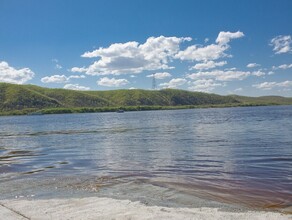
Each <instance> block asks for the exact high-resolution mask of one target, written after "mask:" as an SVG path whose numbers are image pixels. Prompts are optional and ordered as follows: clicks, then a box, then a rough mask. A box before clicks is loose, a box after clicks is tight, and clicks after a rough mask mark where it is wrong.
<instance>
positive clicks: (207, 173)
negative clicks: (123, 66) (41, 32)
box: [0, 106, 292, 210]
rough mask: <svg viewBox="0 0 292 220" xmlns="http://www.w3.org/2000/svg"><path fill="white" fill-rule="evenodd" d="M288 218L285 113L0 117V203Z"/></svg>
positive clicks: (290, 126)
mask: <svg viewBox="0 0 292 220" xmlns="http://www.w3.org/2000/svg"><path fill="white" fill-rule="evenodd" d="M92 195H96V196H108V197H113V198H127V199H132V200H139V201H142V202H144V203H146V204H162V205H166V206H202V205H206V206H216V205H217V204H219V203H220V204H229V205H230V204H232V205H238V206H239V207H248V208H259V209H262V208H271V209H279V210H280V209H288V210H291V206H292V205H291V204H292V106H273V107H245V108H214V109H189V110H165V111H143V112H125V113H90V114H64V115H42V116H9V117H0V199H8V198H22V197H27V198H31V199H33V198H52V197H53V198H55V197H84V196H92Z"/></svg>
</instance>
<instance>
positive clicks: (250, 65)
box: [246, 63, 261, 68]
mask: <svg viewBox="0 0 292 220" xmlns="http://www.w3.org/2000/svg"><path fill="white" fill-rule="evenodd" d="M259 66H261V65H260V64H257V63H249V64H247V65H246V67H248V68H255V67H259Z"/></svg>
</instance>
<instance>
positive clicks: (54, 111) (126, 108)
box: [0, 103, 290, 116]
mask: <svg viewBox="0 0 292 220" xmlns="http://www.w3.org/2000/svg"><path fill="white" fill-rule="evenodd" d="M289 105H290V104H276V103H267V104H263V103H258V104H257V103H248V104H244V103H237V104H234V103H233V104H215V105H182V106H119V107H117V106H113V107H97V108H93V107H79V108H46V109H23V110H12V111H6V112H0V116H14V115H15V116H17V115H48V114H76V113H99V112H100V113H102V112H117V111H119V110H123V112H133V111H155V110H180V109H203V108H233V107H260V106H289Z"/></svg>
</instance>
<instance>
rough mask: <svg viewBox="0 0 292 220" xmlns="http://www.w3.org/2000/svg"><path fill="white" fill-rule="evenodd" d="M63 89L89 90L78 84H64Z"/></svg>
mask: <svg viewBox="0 0 292 220" xmlns="http://www.w3.org/2000/svg"><path fill="white" fill-rule="evenodd" d="M64 89H71V90H90V87H87V86H80V85H79V84H66V85H65V86H64Z"/></svg>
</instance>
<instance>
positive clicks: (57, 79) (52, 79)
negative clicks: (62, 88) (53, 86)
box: [41, 75, 68, 83]
mask: <svg viewBox="0 0 292 220" xmlns="http://www.w3.org/2000/svg"><path fill="white" fill-rule="evenodd" d="M41 81H42V82H43V83H66V82H68V78H67V77H66V76H65V75H53V76H45V77H43V78H42V79H41Z"/></svg>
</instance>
